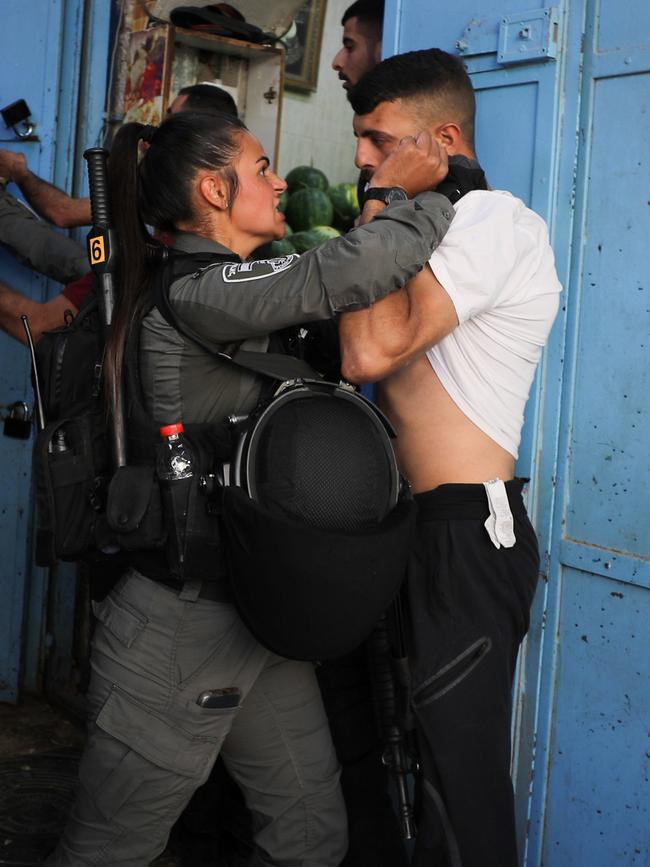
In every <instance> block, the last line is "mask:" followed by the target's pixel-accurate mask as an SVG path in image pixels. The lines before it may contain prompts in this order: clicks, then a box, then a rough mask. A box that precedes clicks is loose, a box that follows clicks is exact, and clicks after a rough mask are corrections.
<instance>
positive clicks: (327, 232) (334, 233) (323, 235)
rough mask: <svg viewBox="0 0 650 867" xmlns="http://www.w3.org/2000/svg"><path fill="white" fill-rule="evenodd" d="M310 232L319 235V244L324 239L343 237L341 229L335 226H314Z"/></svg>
mask: <svg viewBox="0 0 650 867" xmlns="http://www.w3.org/2000/svg"><path fill="white" fill-rule="evenodd" d="M309 234H310V235H314V236H315V237H317V238H318V239H319V241H318V243H319V244H322V243H323V241H329V240H331V239H332V238H340V237H341V233H340V232H339V230H338V229H335V228H334V227H333V226H314V228H313V229H310V230H309Z"/></svg>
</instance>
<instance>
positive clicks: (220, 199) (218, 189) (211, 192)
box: [198, 172, 230, 211]
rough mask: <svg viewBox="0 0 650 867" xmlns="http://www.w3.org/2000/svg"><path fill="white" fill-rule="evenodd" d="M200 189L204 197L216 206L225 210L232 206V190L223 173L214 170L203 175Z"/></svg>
mask: <svg viewBox="0 0 650 867" xmlns="http://www.w3.org/2000/svg"><path fill="white" fill-rule="evenodd" d="M198 189H199V193H200V195H201V196H202V198H203V199H204V200H205V201H206V202H208V203H209V204H210V205H212V206H213V207H214V208H218V209H219V210H220V211H225V210H227V209H228V208H229V207H230V200H229V197H230V190H229V188H228V184H227V183H226V181H225V180H224V179H223V178H222V177H221V175H218V174H216V173H213V172H210V173H208V174H205V175H203V177H202V178H201V179H200V181H199V187H198Z"/></svg>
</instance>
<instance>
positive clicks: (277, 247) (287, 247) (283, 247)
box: [269, 238, 297, 259]
mask: <svg viewBox="0 0 650 867" xmlns="http://www.w3.org/2000/svg"><path fill="white" fill-rule="evenodd" d="M269 246H270V253H269V258H270V259H278V258H279V257H280V256H290V255H291V254H292V253H296V252H297V250H296V248H295V247H294V245H293V244H292V243H291V241H287V239H286V238H283V239H282V240H281V241H271V244H270V245H269Z"/></svg>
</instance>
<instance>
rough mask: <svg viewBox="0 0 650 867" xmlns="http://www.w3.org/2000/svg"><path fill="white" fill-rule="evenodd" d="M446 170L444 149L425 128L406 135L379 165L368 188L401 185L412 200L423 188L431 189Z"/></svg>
mask: <svg viewBox="0 0 650 867" xmlns="http://www.w3.org/2000/svg"><path fill="white" fill-rule="evenodd" d="M447 171H448V165H447V151H446V150H445V149H444V147H443V146H442V145H441V144H440V143H439V142H438V141H437V140H436V139H435V138H433V136H432V135H431V134H430V133H429V132H428V131H427V130H423V131H422V132H421V133H419V134H418V135H417V136H415V137H414V136H405V137H404V138H403V139H402V140H401V141H400V143H399V144H398V146H397V147H396V148H395V150H394V151H393V152H392V153H391V154H390V155H389V156H388V157H386V159H385V160H384V162H383V163H382V164H381V165H380V166H378V167H377V168H376V169H375V171H374V173H373V176H372V180H371V181H370V184H369V186H371V187H401V188H402V189H403V190H406V193H407V195H408V197H409V198H410V199H411V198H413V196H416V195H417V194H418V193H422V192H424V191H425V190H434V189H435V188H436V187H437V186H438V184H439V183H440V182H441V181H442V179H443V178H444V177H445V176H446V174H447Z"/></svg>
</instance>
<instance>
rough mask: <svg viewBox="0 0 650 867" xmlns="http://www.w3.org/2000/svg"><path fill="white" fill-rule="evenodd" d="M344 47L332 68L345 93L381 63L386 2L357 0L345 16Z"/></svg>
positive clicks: (342, 23) (338, 53)
mask: <svg viewBox="0 0 650 867" xmlns="http://www.w3.org/2000/svg"><path fill="white" fill-rule="evenodd" d="M341 26H342V27H343V45H342V47H341V48H340V49H339V51H338V52H337V53H336V54H335V55H334V59H333V60H332V69H333V70H334V71H335V72H337V73H338V76H339V78H340V79H341V82H342V84H343V88H344V89H345V90H349V89H350V88H351V87H353V86H354V85H355V84H356V83H357V81H359V79H360V78H361V76H363V75H365V74H366V72H369V71H370V70H371V69H372V68H373V67H374V66H376V65H377V64H378V63H379V61H380V60H381V38H382V31H383V27H384V0H356V3H353V4H352V5H351V6H348V8H347V9H346V10H345V12H344V13H343V17H342V19H341Z"/></svg>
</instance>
